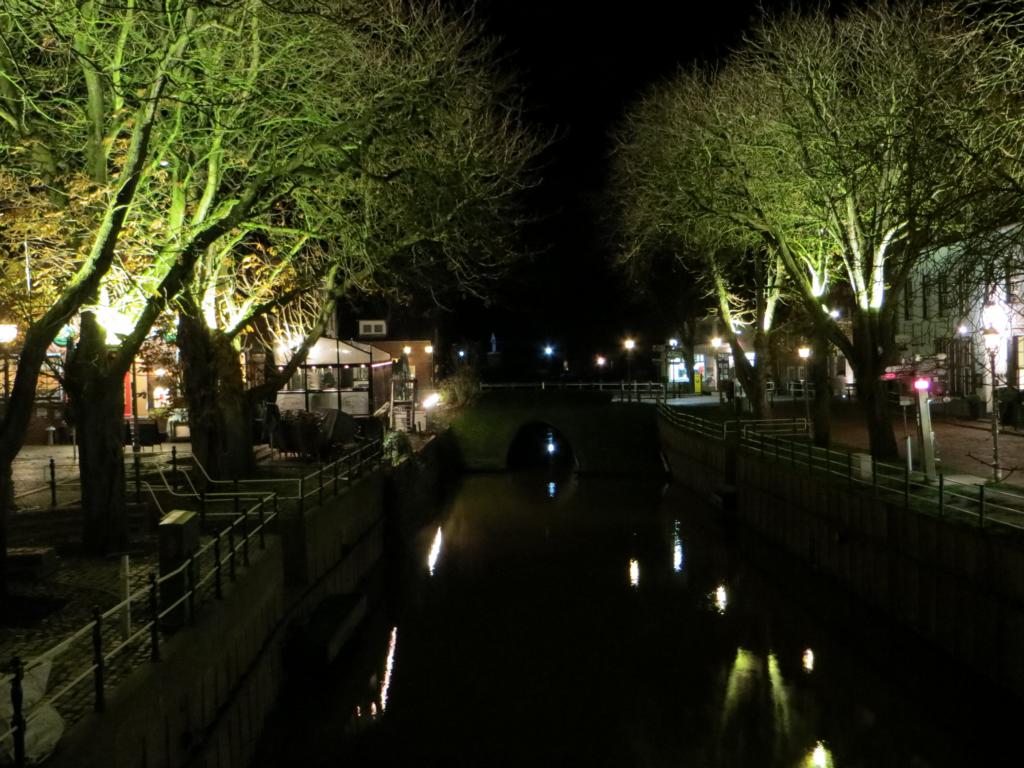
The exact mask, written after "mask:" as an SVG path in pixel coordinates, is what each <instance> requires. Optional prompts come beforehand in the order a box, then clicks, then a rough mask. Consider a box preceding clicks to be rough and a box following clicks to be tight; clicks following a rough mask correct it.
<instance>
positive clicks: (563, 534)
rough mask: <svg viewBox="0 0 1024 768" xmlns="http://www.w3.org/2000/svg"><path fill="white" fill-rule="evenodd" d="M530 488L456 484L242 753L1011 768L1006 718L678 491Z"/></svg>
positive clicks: (576, 483) (461, 762)
mask: <svg viewBox="0 0 1024 768" xmlns="http://www.w3.org/2000/svg"><path fill="white" fill-rule="evenodd" d="M550 482H551V481H549V479H548V478H547V477H543V476H540V475H530V474H525V473H520V474H508V475H486V476H471V477H468V478H466V479H465V480H464V481H463V483H462V485H461V488H460V489H459V491H458V492H457V494H456V496H455V498H454V500H453V501H452V503H451V504H450V505H449V506H448V507H447V508H446V509H445V510H444V511H443V512H442V514H441V515H440V517H439V518H438V519H437V520H436V521H435V522H434V523H433V524H431V525H429V526H427V527H425V528H424V529H423V530H422V531H421V533H420V535H419V536H418V538H417V539H416V541H415V542H414V546H413V547H412V548H411V550H408V551H406V552H405V553H403V554H402V555H401V556H400V558H399V559H400V560H401V566H402V569H401V573H400V575H399V576H398V577H397V578H395V579H393V580H392V585H393V589H392V590H391V591H392V593H393V596H392V599H391V600H390V601H389V604H388V605H386V606H384V607H382V608H381V609H380V610H378V611H377V612H376V613H375V614H374V615H373V616H372V617H371V618H370V619H369V621H368V622H367V624H366V626H365V627H364V629H363V630H362V631H361V633H360V635H359V637H358V638H357V642H356V643H354V647H353V648H352V649H351V650H349V651H348V652H347V653H346V655H345V656H343V658H342V659H341V660H340V663H339V664H338V665H336V666H337V668H336V669H334V670H331V671H330V672H329V673H327V674H324V675H322V676H320V677H318V678H317V679H315V680H311V681H308V682H307V683H306V684H305V686H304V687H303V686H298V685H296V686H293V687H292V689H291V691H290V692H288V693H287V694H286V695H285V696H284V697H283V698H282V701H281V707H280V712H279V713H278V714H277V715H276V716H275V717H274V718H273V723H272V725H271V727H270V729H269V731H268V733H267V735H266V736H265V738H264V740H263V744H262V746H261V750H260V753H261V759H260V760H259V761H258V765H268V766H269V765H284V764H294V765H304V766H316V765H336V766H378V765H404V766H512V765H516V766H530V765H559V766H574V765H599V766H605V765H607V766H709V767H710V766H785V767H790V766H792V767H797V766H836V767H837V768H851V767H853V766H865V767H868V766H935V767H937V768H938V767H941V768H946V767H947V766H948V767H951V766H974V765H989V764H1000V765H1002V764H1008V765H1021V764H1024V763H1022V762H1020V761H1021V760H1022V758H1021V757H1020V755H1019V753H1017V754H1013V753H1009V752H1007V751H1005V749H1004V746H1005V745H1006V744H1013V743H1014V742H1015V741H1016V739H1015V738H1014V733H1013V732H1012V731H1008V730H1007V728H1006V727H1005V724H1003V723H1001V722H1000V721H1001V719H1002V718H1003V717H1004V716H1005V717H1006V718H1007V719H1008V720H1009V721H1010V722H1013V721H1014V720H1017V721H1018V722H1019V714H1020V713H1014V712H1009V711H1007V706H1008V705H1002V704H999V705H997V704H996V703H994V699H992V698H990V697H988V696H987V695H986V694H983V693H980V692H978V691H973V690H972V691H966V690H965V691H958V686H959V685H960V684H961V682H962V681H961V679H960V676H959V675H958V674H957V673H955V672H953V671H952V670H951V669H950V667H949V666H948V665H947V664H946V662H944V661H943V660H942V659H938V658H931V657H930V656H929V653H928V652H926V651H925V650H924V649H921V648H918V647H917V646H915V644H914V643H913V642H912V641H909V642H908V640H907V638H906V637H905V636H903V635H901V634H900V633H899V632H897V631H896V630H894V629H892V628H891V627H888V626H886V625H883V624H879V623H878V622H879V619H878V618H877V617H875V616H872V615H870V614H868V613H861V609H860V608H859V607H858V606H857V605H856V604H855V603H854V602H852V601H850V599H849V598H848V597H847V596H845V595H844V594H843V593H842V592H841V591H840V590H836V589H834V588H830V587H829V586H828V585H823V584H821V583H820V580H819V579H818V578H816V577H815V576H814V575H813V574H811V573H810V572H809V571H806V570H801V569H800V568H798V567H795V566H793V565H791V564H789V563H788V561H787V560H786V559H785V558H783V557H780V556H779V554H778V553H777V552H775V551H774V550H772V549H771V548H770V547H769V546H767V545H763V544H759V543H757V541H756V540H751V539H750V537H749V536H744V535H743V534H742V533H737V532H735V531H730V530H729V529H728V527H726V526H724V525H723V524H722V520H721V516H720V513H717V512H715V511H713V510H710V509H708V508H706V507H704V506H703V505H702V504H701V503H700V502H699V501H697V500H696V499H695V498H693V497H692V495H691V494H690V493H689V492H688V491H687V490H686V489H685V488H682V487H679V486H671V487H668V488H667V489H663V488H662V487H660V486H657V485H651V484H643V483H637V482H636V481H628V480H609V479H591V478H566V479H563V480H560V481H555V482H554V484H550ZM439 532H440V533H439ZM972 698H973V699H974V700H973V701H972ZM1009 706H1012V705H1009ZM999 756H1004V758H1008V759H1002V760H999V759H998V757H999Z"/></svg>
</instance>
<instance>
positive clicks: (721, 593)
mask: <svg viewBox="0 0 1024 768" xmlns="http://www.w3.org/2000/svg"><path fill="white" fill-rule="evenodd" d="M710 597H711V600H712V601H713V602H714V604H715V610H716V611H718V612H719V613H725V609H726V607H727V606H728V605H729V594H728V593H727V592H726V591H725V585H724V584H719V585H718V586H717V587H716V588H715V591H714V593H713V594H712V595H711V596H710Z"/></svg>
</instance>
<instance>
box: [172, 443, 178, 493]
mask: <svg viewBox="0 0 1024 768" xmlns="http://www.w3.org/2000/svg"><path fill="white" fill-rule="evenodd" d="M171 489H172V490H175V491H176V490H178V446H176V445H172V446H171Z"/></svg>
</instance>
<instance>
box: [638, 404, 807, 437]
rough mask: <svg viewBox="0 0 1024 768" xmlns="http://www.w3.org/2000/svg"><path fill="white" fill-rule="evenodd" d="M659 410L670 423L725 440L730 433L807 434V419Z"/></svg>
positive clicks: (664, 407)
mask: <svg viewBox="0 0 1024 768" xmlns="http://www.w3.org/2000/svg"><path fill="white" fill-rule="evenodd" d="M658 412H659V413H660V414H661V416H662V417H663V418H664V419H665V420H666V421H668V422H669V423H670V424H674V425H675V426H677V427H680V428H682V429H688V430H690V431H691V432H698V433H700V434H702V435H707V436H708V437H714V438H716V439H718V440H725V439H727V438H728V436H729V435H730V434H733V433H739V434H740V435H742V436H746V435H748V434H752V435H777V436H784V435H785V436H789V435H806V434H807V419H804V418H796V419H743V420H738V419H730V420H728V421H716V420H714V419H705V418H702V417H700V416H694V415H692V414H690V413H687V412H685V411H683V410H681V409H679V408H669V407H668V406H666V405H660V406H659V408H658Z"/></svg>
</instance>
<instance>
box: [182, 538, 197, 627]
mask: <svg viewBox="0 0 1024 768" xmlns="http://www.w3.org/2000/svg"><path fill="white" fill-rule="evenodd" d="M185 581H186V584H185V586H186V588H187V589H188V618H189V621H190V622H191V623H192V624H195V623H196V584H197V583H198V581H199V580H198V579H197V578H196V557H195V555H189V556H188V565H186V566H185Z"/></svg>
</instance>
